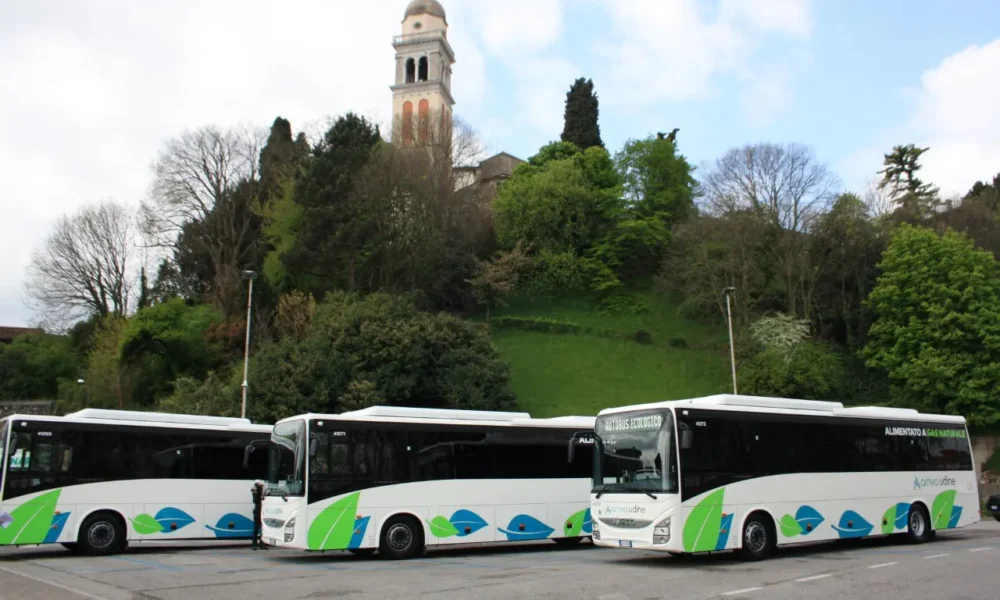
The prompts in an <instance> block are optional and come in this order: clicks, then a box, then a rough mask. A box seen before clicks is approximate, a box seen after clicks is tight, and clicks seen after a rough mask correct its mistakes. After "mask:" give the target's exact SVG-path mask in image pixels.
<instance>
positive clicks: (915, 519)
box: [906, 504, 932, 544]
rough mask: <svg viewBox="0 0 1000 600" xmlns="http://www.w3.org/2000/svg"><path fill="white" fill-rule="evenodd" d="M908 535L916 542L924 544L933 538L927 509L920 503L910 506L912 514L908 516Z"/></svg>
mask: <svg viewBox="0 0 1000 600" xmlns="http://www.w3.org/2000/svg"><path fill="white" fill-rule="evenodd" d="M906 536H907V537H908V538H909V540H910V541H911V542H912V543H914V544H923V543H924V542H926V541H928V540H930V539H931V536H932V532H931V524H930V518H929V517H928V515H927V509H926V508H924V507H923V505H920V504H913V505H911V506H910V515H909V517H907V527H906Z"/></svg>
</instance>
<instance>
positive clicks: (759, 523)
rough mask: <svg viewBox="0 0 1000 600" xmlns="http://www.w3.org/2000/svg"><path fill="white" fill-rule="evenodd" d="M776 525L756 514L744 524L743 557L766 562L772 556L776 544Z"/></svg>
mask: <svg viewBox="0 0 1000 600" xmlns="http://www.w3.org/2000/svg"><path fill="white" fill-rule="evenodd" d="M775 537H776V536H775V533H774V524H772V523H771V519H770V518H768V517H766V516H764V515H763V514H761V513H754V514H752V515H750V517H749V518H748V519H747V520H746V522H745V523H744V524H743V548H742V553H743V556H744V557H745V558H747V559H749V560H764V559H766V558H768V557H770V556H771V552H772V551H773V550H774V545H775V542H776V539H775Z"/></svg>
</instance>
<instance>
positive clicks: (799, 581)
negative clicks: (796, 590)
mask: <svg viewBox="0 0 1000 600" xmlns="http://www.w3.org/2000/svg"><path fill="white" fill-rule="evenodd" d="M827 577H833V574H832V573H823V574H822V575H812V576H811V577H802V578H800V579H796V580H795V581H796V583H803V582H806V581H816V580H817V579H826V578H827Z"/></svg>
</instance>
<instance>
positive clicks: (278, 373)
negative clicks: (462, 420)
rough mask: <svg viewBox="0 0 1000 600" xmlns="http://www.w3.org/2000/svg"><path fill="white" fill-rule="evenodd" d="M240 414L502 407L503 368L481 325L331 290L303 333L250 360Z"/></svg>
mask: <svg viewBox="0 0 1000 600" xmlns="http://www.w3.org/2000/svg"><path fill="white" fill-rule="evenodd" d="M251 369H252V371H253V373H255V378H254V379H255V382H256V383H255V384H254V386H253V387H252V388H251V390H252V391H251V393H252V394H253V395H254V398H255V400H254V401H253V402H251V403H250V408H249V412H250V414H251V416H252V418H254V420H257V421H263V422H268V423H273V422H274V421H275V420H276V419H280V418H283V417H286V416H289V415H292V414H298V413H303V412H310V411H315V412H339V411H341V410H347V409H356V408H363V407H364V406H370V405H371V404H372V403H379V402H384V403H386V404H391V405H394V406H417V407H429V408H460V409H462V408H464V409H479V410H509V409H510V408H512V407H513V406H514V396H513V394H512V393H511V392H510V391H509V389H508V377H509V368H508V367H507V365H506V364H505V363H504V362H503V361H502V360H500V358H499V357H498V356H497V353H496V349H495V348H494V347H493V345H492V343H491V342H490V339H489V333H488V331H487V330H486V329H485V328H483V327H482V326H477V325H474V324H473V323H471V322H469V321H466V320H462V319H458V318H455V317H452V316H449V315H445V314H438V315H432V314H429V313H426V312H421V311H419V310H417V309H416V307H415V305H414V304H413V302H412V301H411V300H410V299H407V298H406V297H402V296H394V295H389V294H383V293H376V294H370V295H368V296H358V295H356V294H349V293H343V292H336V293H332V294H330V295H328V296H327V298H326V299H325V301H324V302H322V303H321V304H319V305H318V306H317V311H316V315H315V317H313V319H312V325H311V327H310V333H309V335H308V336H307V337H305V338H304V339H301V340H298V339H294V338H286V339H283V340H281V341H279V342H277V343H272V344H266V345H265V346H263V347H261V349H260V351H259V352H258V353H257V354H256V355H255V356H254V357H253V362H252V366H251Z"/></svg>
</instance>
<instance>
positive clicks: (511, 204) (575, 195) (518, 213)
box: [494, 143, 622, 255]
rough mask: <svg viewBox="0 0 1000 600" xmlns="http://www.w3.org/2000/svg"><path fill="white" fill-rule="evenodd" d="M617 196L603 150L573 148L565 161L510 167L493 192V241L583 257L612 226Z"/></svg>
mask: <svg viewBox="0 0 1000 600" xmlns="http://www.w3.org/2000/svg"><path fill="white" fill-rule="evenodd" d="M554 146H555V148H557V149H566V148H567V147H566V146H563V145H561V144H559V143H557V144H556V145H554ZM550 149H551V148H550V147H546V148H542V150H540V151H539V154H540V155H546V154H549V150H550ZM568 149H570V150H571V151H572V150H574V149H575V147H574V146H570V147H568ZM620 192H621V183H620V179H619V176H618V174H617V172H616V171H615V168H614V163H613V162H612V161H611V158H610V156H609V155H608V153H607V151H605V150H604V149H603V148H591V149H589V150H586V151H584V152H580V151H579V150H576V151H575V152H574V153H573V154H571V155H570V156H569V157H567V158H551V159H544V160H542V159H537V158H534V157H533V158H532V159H531V161H529V164H527V165H520V166H519V167H518V168H517V169H515V171H514V174H513V175H512V176H511V178H510V179H508V180H507V181H506V182H505V183H504V185H503V187H502V188H500V191H499V193H498V194H497V199H496V201H495V202H494V213H495V217H494V222H495V227H496V234H497V242H498V243H499V245H500V247H501V248H503V249H507V250H509V249H512V248H514V246H516V245H517V243H518V242H521V243H524V244H527V245H530V246H532V247H534V248H537V249H542V248H547V249H550V250H553V251H557V252H560V251H565V250H568V251H571V252H574V253H576V254H577V255H583V254H584V253H586V251H587V250H589V249H590V248H591V247H592V246H593V245H594V244H596V243H597V242H598V241H599V240H600V239H601V238H603V237H604V236H605V235H606V234H607V233H608V232H609V231H610V230H611V229H612V228H613V227H614V225H615V222H616V221H617V219H618V217H619V216H620V213H621V208H622V206H621V197H620Z"/></svg>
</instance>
